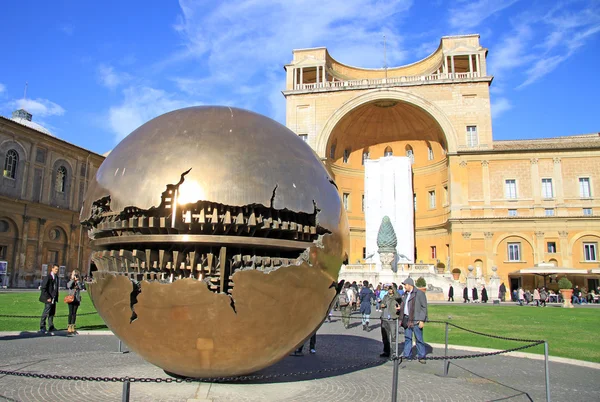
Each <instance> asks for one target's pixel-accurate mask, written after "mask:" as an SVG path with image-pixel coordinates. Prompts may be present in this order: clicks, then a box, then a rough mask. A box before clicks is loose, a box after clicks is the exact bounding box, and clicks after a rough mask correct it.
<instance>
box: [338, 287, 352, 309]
mask: <svg viewBox="0 0 600 402" xmlns="http://www.w3.org/2000/svg"><path fill="white" fill-rule="evenodd" d="M339 303H340V306H341V307H345V306H347V305H348V304H350V300H349V299H348V291H347V290H346V289H342V291H341V292H340V299H339Z"/></svg>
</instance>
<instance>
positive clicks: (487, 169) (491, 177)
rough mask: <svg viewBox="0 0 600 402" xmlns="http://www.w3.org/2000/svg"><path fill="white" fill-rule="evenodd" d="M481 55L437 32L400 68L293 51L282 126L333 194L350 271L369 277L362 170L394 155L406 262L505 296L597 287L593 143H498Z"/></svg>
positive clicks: (598, 202) (598, 178)
mask: <svg viewBox="0 0 600 402" xmlns="http://www.w3.org/2000/svg"><path fill="white" fill-rule="evenodd" d="M487 54H488V49H486V48H484V47H482V46H481V45H480V41H479V35H464V36H452V37H443V38H442V39H441V41H440V45H439V47H438V48H437V50H435V51H434V52H433V53H432V54H431V55H430V56H428V57H426V58H425V59H423V60H421V61H418V62H415V63H412V64H409V65H406V66H402V67H397V68H385V69H365V68H358V67H352V66H348V65H345V64H342V63H341V62H338V61H337V60H335V59H334V58H333V57H331V56H330V55H329V53H328V51H327V49H326V48H313V49H299V50H294V51H293V60H292V62H291V63H290V64H288V65H286V66H285V70H286V74H287V79H286V89H285V90H284V91H283V94H284V96H285V98H286V124H287V126H288V128H290V129H291V130H293V131H294V132H295V133H296V134H297V135H299V136H300V137H301V138H302V139H303V140H304V141H305V142H306V143H307V144H308V145H309V146H310V147H311V148H312V149H313V150H314V151H315V152H316V153H317V154H318V155H319V156H320V157H321V158H322V160H323V162H324V163H325V164H326V165H327V167H328V169H329V171H330V172H331V173H332V175H333V176H334V178H335V181H336V183H337V185H338V188H339V193H340V197H341V198H342V200H343V203H344V206H345V208H346V210H347V214H348V219H349V224H350V247H351V248H350V255H349V259H348V265H347V266H346V267H345V272H351V270H353V269H356V270H359V271H360V272H367V271H369V269H372V261H371V260H370V256H369V255H367V247H366V243H365V239H366V232H365V228H366V222H365V208H367V207H368V206H366V205H365V161H366V160H369V159H379V158H384V157H390V156H402V157H407V158H409V159H410V161H411V163H412V186H413V197H412V200H413V202H412V203H411V205H410V206H407V209H410V211H409V212H411V213H414V229H413V230H414V244H415V250H414V256H410V257H411V260H412V261H413V265H424V266H428V267H431V269H433V270H435V271H436V272H439V273H440V274H445V275H451V274H453V275H454V276H455V277H456V278H459V279H458V280H459V281H460V282H463V283H464V282H465V280H466V278H467V277H468V276H469V274H470V273H471V275H472V276H475V277H476V278H478V279H480V280H481V283H485V282H487V281H488V280H489V279H490V278H492V276H496V277H499V278H500V281H501V282H504V283H506V286H507V287H510V288H515V287H519V286H523V287H525V288H530V289H531V288H533V287H534V286H543V284H544V283H546V285H547V286H548V287H550V288H554V289H556V288H557V286H556V280H557V278H560V277H561V276H564V275H567V276H568V277H569V279H571V280H572V281H573V282H574V283H576V284H578V285H579V286H583V287H586V288H596V287H597V286H598V285H599V283H598V279H599V278H600V276H599V274H600V258H599V256H598V251H599V249H598V246H599V244H600V134H599V133H594V134H587V135H572V136H563V137H558V138H538V139H531V140H527V139H523V140H510V141H498V140H494V139H493V136H492V117H491V109H490V85H491V84H492V80H493V77H492V76H490V75H489V74H488V72H487V65H486V57H487ZM520 135H521V136H522V137H524V138H526V137H532V136H537V135H539V133H529V132H523V133H520ZM537 267H539V272H541V273H542V274H543V273H544V272H545V273H546V274H544V275H541V274H540V275H536V274H535V272H537V271H536V268H537ZM402 269H404V267H403V268H402ZM407 269H408V267H407ZM343 272H344V270H343ZM562 272H564V274H563V273H562ZM552 273H554V274H552Z"/></svg>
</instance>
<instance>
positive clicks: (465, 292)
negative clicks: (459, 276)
mask: <svg viewBox="0 0 600 402" xmlns="http://www.w3.org/2000/svg"><path fill="white" fill-rule="evenodd" d="M468 302H469V288H467V287H466V286H465V288H464V289H463V303H468Z"/></svg>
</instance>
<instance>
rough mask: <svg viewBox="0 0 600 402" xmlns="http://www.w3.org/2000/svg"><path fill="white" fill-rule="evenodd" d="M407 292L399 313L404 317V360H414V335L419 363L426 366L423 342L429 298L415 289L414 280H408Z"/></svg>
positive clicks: (406, 284) (405, 287)
mask: <svg viewBox="0 0 600 402" xmlns="http://www.w3.org/2000/svg"><path fill="white" fill-rule="evenodd" d="M402 284H403V285H404V289H406V292H405V293H404V295H402V304H400V308H399V309H398V311H399V312H400V316H401V317H402V328H404V358H406V359H412V338H413V333H414V334H415V338H416V339H417V359H419V363H423V364H425V363H426V362H425V354H426V352H427V351H426V350H425V342H424V341H423V326H424V325H425V321H427V297H426V296H425V293H423V291H421V290H419V289H417V288H416V287H415V282H414V281H413V279H412V278H406V280H405V281H404V282H402Z"/></svg>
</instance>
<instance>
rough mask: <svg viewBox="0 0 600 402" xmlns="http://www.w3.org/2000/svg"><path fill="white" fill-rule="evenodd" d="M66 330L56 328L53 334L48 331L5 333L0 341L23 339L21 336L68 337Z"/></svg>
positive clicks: (0, 337)
mask: <svg viewBox="0 0 600 402" xmlns="http://www.w3.org/2000/svg"><path fill="white" fill-rule="evenodd" d="M70 336H71V335H69V334H68V333H67V331H66V330H57V331H54V335H50V334H48V333H45V334H40V333H39V332H37V331H36V332H34V331H21V332H20V333H19V334H17V335H5V336H0V341H10V340H13V339H23V338H28V339H30V338H52V337H70Z"/></svg>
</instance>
